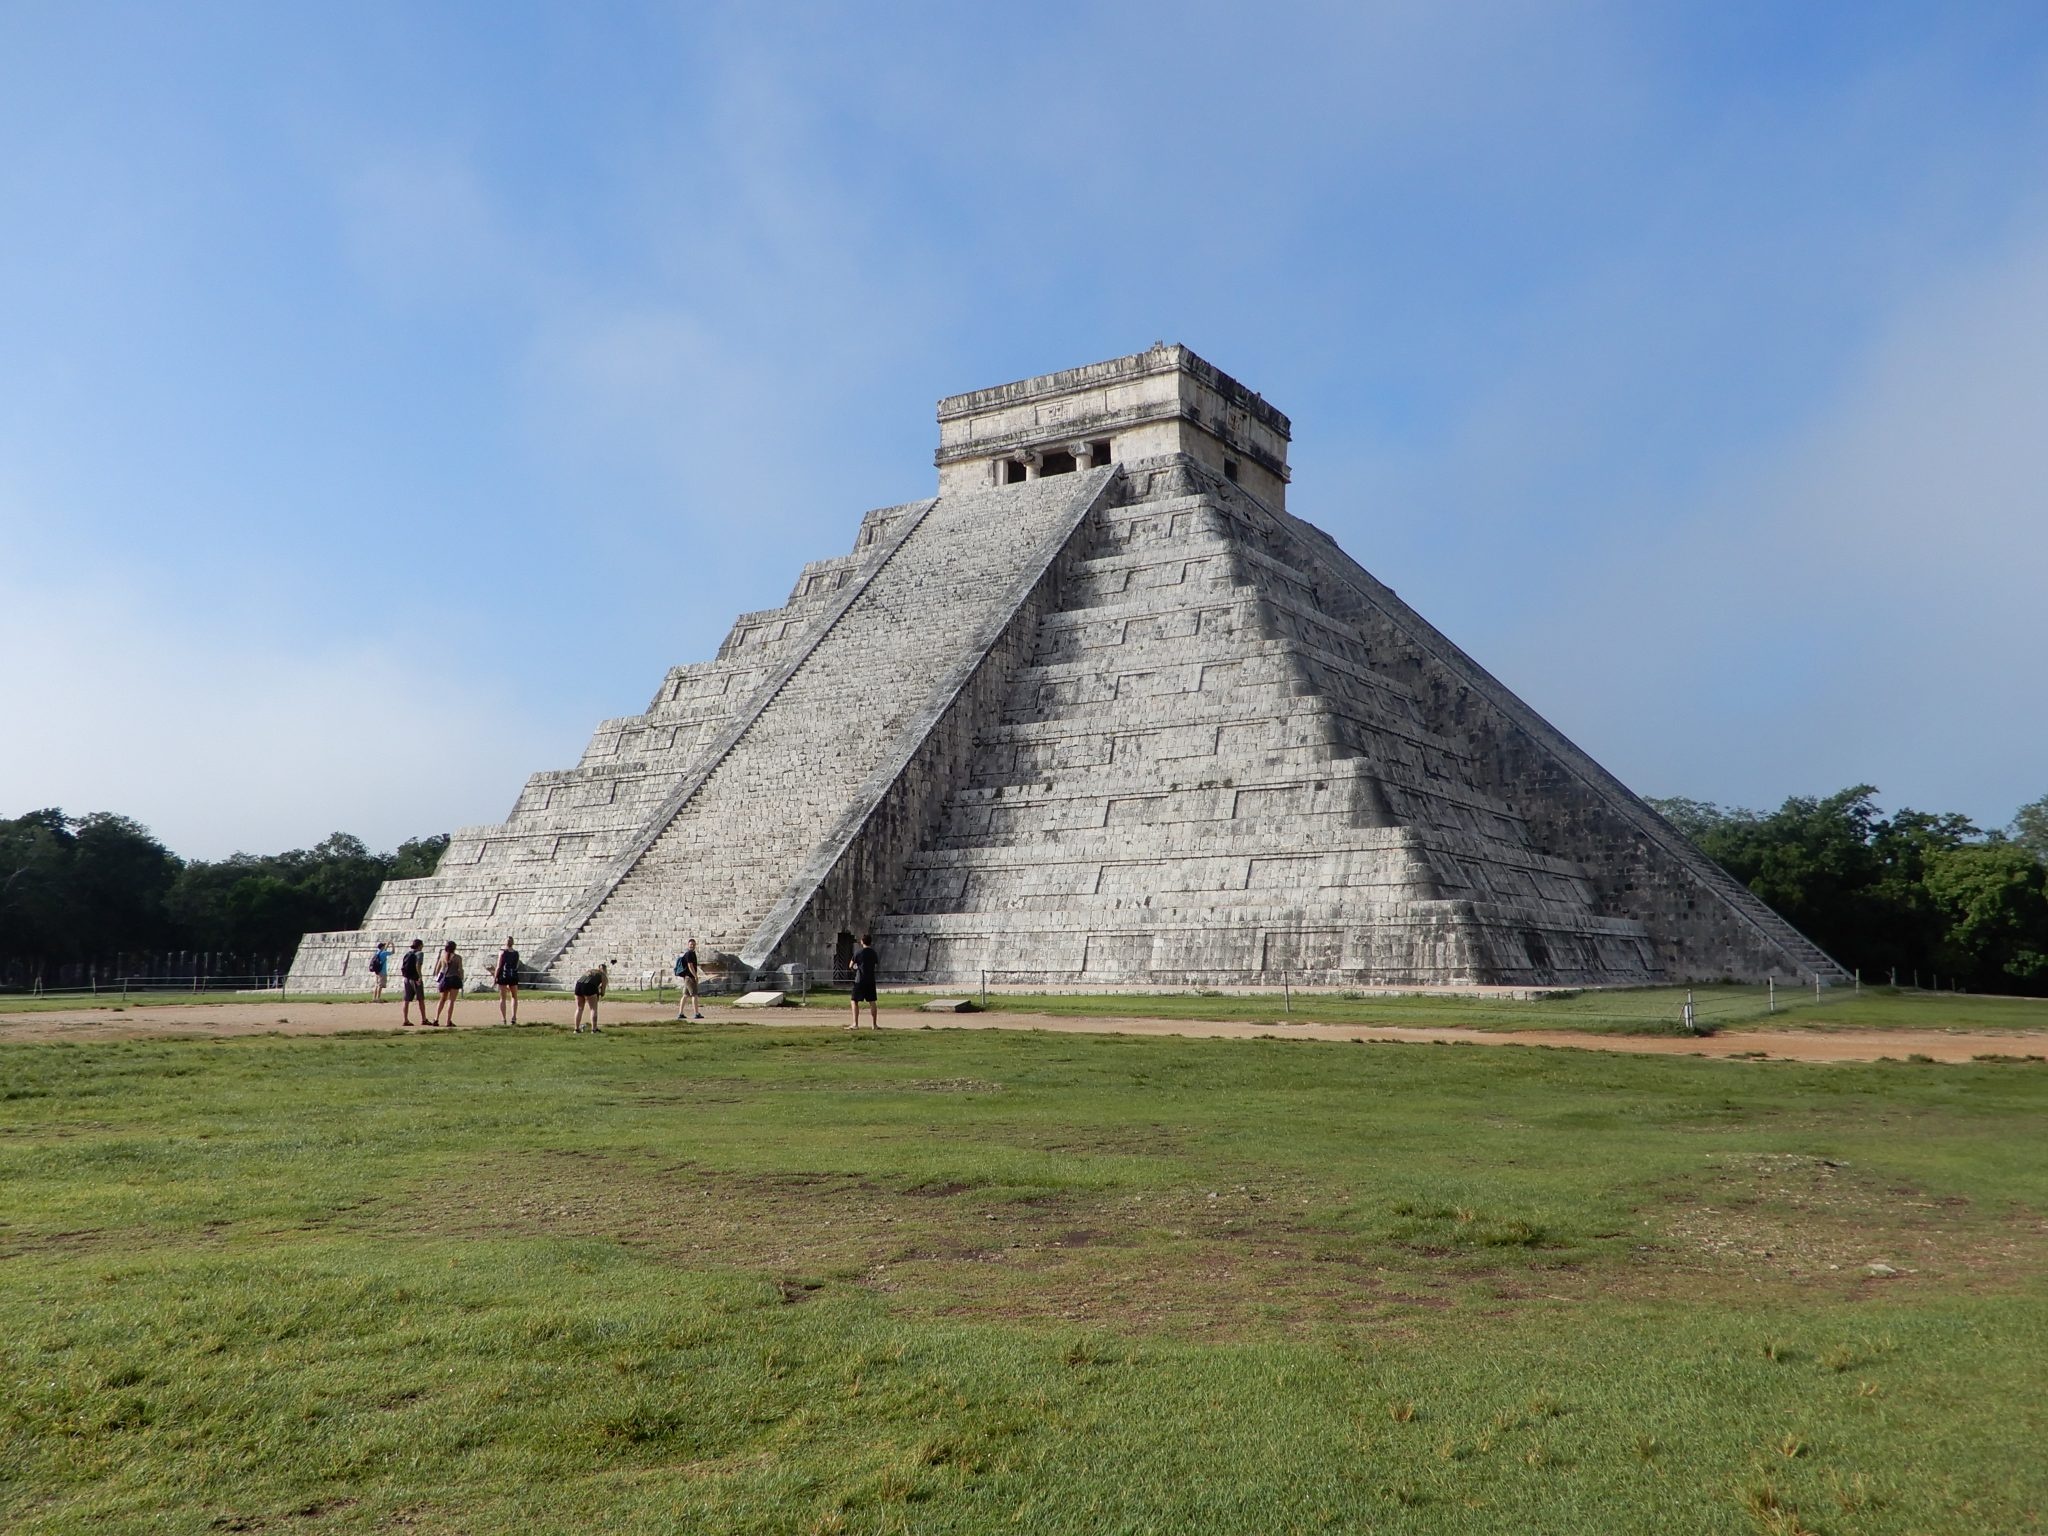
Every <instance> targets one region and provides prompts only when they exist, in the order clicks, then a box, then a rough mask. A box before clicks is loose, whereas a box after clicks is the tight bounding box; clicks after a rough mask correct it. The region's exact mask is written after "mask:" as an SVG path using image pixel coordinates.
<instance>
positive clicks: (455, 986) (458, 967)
mask: <svg viewBox="0 0 2048 1536" xmlns="http://www.w3.org/2000/svg"><path fill="white" fill-rule="evenodd" d="M434 982H435V984H436V985H437V986H438V987H439V988H440V989H441V1000H440V1001H439V1002H438V1003H436V1004H435V1005H434V1023H435V1024H436V1025H437V1026H438V1025H439V1024H440V1022H441V1014H442V1013H443V1012H444V1011H445V1012H446V1013H447V1015H448V1027H449V1028H450V1029H453V1028H454V1027H455V1003H456V1000H457V999H458V998H460V997H461V996H462V956H460V955H458V954H457V953H455V941H454V940H453V939H450V940H449V941H448V942H447V943H446V944H444V945H442V946H441V958H440V959H439V960H438V961H436V962H435V964H434ZM426 1006H427V1004H426V1000H425V999H424V998H422V999H421V1000H420V1009H421V1011H422V1012H424V1011H425V1009H426Z"/></svg>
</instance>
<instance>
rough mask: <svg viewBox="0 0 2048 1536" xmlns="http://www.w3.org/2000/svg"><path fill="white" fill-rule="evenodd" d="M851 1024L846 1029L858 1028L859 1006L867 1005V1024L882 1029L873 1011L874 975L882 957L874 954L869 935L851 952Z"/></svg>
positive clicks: (878, 968) (863, 937)
mask: <svg viewBox="0 0 2048 1536" xmlns="http://www.w3.org/2000/svg"><path fill="white" fill-rule="evenodd" d="M852 965H853V1022H852V1023H851V1024H849V1025H847V1026H846V1027H847V1028H848V1029H859V1028H860V1005H861V1004H862V1003H866V1004H867V1005H868V1023H869V1024H871V1025H873V1026H874V1027H875V1028H876V1029H880V1028H881V1027H882V1020H881V1016H880V1015H879V1014H878V1013H877V1012H876V1011H875V998H876V988H875V973H876V972H877V971H879V970H880V969H881V968H882V957H881V956H880V955H878V954H876V953H875V941H874V938H873V937H872V936H871V935H869V934H865V933H864V934H862V935H861V936H860V948H859V949H856V950H855V951H854V952H853V960H852Z"/></svg>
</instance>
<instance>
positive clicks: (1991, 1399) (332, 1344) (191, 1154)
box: [0, 1014, 2048, 1536]
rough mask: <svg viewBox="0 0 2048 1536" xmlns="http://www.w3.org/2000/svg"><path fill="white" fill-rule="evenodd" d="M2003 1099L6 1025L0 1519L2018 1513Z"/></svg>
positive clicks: (1993, 1525) (1857, 1070) (2035, 1387)
mask: <svg viewBox="0 0 2048 1536" xmlns="http://www.w3.org/2000/svg"><path fill="white" fill-rule="evenodd" d="M1236 1016H1241V1014H1239V1015H1236ZM2044 1133H2048V1066H2043V1065H2042V1064H2040V1063H2028V1062H1983V1063H1978V1064H1973V1065H1968V1066H1940V1067H1937V1066H1932V1065H1922V1064H1914V1063H1906V1062H1898V1063H1879V1064H1874V1065H1869V1066H1826V1067H1818V1066H1801V1065H1793V1064H1777V1063H1772V1064H1765V1063H1755V1062H1710V1061H1704V1060H1699V1059H1694V1058H1690V1057H1674V1058H1636V1057H1621V1056H1614V1055H1610V1054H1604V1053H1588V1052H1579V1051H1549V1050H1530V1049H1519V1048H1507V1049H1498V1048H1485V1049H1481V1048H1475V1047H1459V1046H1425V1045H1398V1046H1395V1045H1379V1046H1358V1045H1326V1044H1310V1043H1297V1042H1288V1041H1284V1040H1279V1041H1220V1040H1186V1039H1171V1038H1164V1039H1152V1038H1134V1037H1114V1036H1070V1035H1054V1034H1044V1033H1001V1034H998V1033H975V1032H953V1031H943V1030H936V1031H931V1032H908V1033H887V1034H883V1035H880V1036H874V1035H863V1036H853V1035H849V1034H846V1033H843V1032H828V1031H824V1030H815V1031H814V1030H808V1029H802V1028H797V1029H789V1028H781V1029H774V1030H769V1029H763V1028H759V1027H755V1026H732V1025H725V1026H701V1025H700V1026H694V1027H692V1026H681V1025H674V1026H667V1025H663V1026H642V1027H637V1028H635V1027H626V1028H616V1029H611V1030H608V1031H607V1033H606V1034H605V1035H603V1036H601V1037H595V1038H593V1037H583V1038H574V1037H570V1036H568V1035H566V1034H564V1033H562V1032H560V1031H559V1030H554V1029H547V1028H539V1027H527V1028H522V1029H517V1030H504V1029H492V1030H478V1031H473V1032H463V1033H460V1034H456V1035H446V1036H432V1037H427V1038H410V1037H404V1036H397V1035H389V1034H385V1035H375V1036H372V1035H345V1036H332V1037H324V1038H297V1039H292V1038H278V1037H250V1038H240V1039H224V1040H213V1041H189V1042H180V1041H174V1042H125V1043H123V1042H113V1043H103V1044H56V1045H35V1044H23V1043H15V1044H8V1045H6V1046H4V1047H0V1282H4V1283H0V1381H4V1392H0V1399H4V1405H0V1527H4V1528H5V1529H7V1530H9V1531H14V1532H38V1533H41V1532H60V1531H64V1532H68V1531H83V1530H92V1531H115V1532H122V1531H152V1532H157V1531H164V1532H212V1531H222V1530H259V1529H260V1530H266V1531H294V1532H306V1533H324V1532H339V1531H384V1530H403V1531H411V1532H483V1531H521V1532H525V1531H563V1532H567V1531H578V1532H587V1531H592V1530H604V1531H628V1532H671V1531H677V1532H681V1531H691V1532H694V1531H707V1532H709V1531H740V1532H785V1531H789V1532H854V1531H861V1532H866V1531H903V1532H960V1531H1028V1532H1148V1531H1149V1532H1160V1533H1170V1532H1171V1533H1178V1532H1245V1533H1260V1536H1263V1533H1269V1532H1283V1531H1324V1530H1331V1531H1374V1532H1381V1531H1384V1532H1408V1531H1414V1532H1424V1531H1427V1532H1439V1531H1441V1532H1451V1531H1456V1532H1502V1533H1507V1532H1513V1533H1516V1536H1527V1533H1569V1532H1650V1531H1654V1532H1757V1531H1760V1532H1777V1533H1782V1536H1789V1533H1794V1532H1799V1531H1807V1532H1816V1533H1849V1532H1865V1533H1883V1532H1897V1533H1907V1532H1915V1533H1924V1532H1947V1531H1956V1532H1963V1531H1969V1532H1984V1531H1998V1532H2024V1531H2032V1530H2039V1529H2040V1528H2041V1525H2042V1512H2043V1505H2044V1501H2048V1471H2044V1464H2043V1458H2042V1456H2041V1454H2040V1447H2041V1445H2042V1444H2043V1443H2048V1423H2044V1418H2048V1410H2044V1398H2043V1394H2042V1392H2041V1389H2040V1383H2041V1381H2042V1379H2043V1374H2044V1368H2048V1272H2044V1268H2043V1260H2044V1259H2048V1224H2044V1212H2048V1168H2044V1161H2043V1158H2042V1156H2041V1150H2040V1149H2041V1148H2042V1146H2043V1145H2044ZM1873 1265H1878V1266H1882V1268H1880V1269H1876V1270H1873V1268H1872V1267H1871V1266H1873ZM1887 1271H1889V1272H1887Z"/></svg>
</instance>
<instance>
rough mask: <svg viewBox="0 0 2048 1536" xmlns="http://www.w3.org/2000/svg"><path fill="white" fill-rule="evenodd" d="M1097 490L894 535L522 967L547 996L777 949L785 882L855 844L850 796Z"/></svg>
mask: <svg viewBox="0 0 2048 1536" xmlns="http://www.w3.org/2000/svg"><path fill="white" fill-rule="evenodd" d="M1112 474H1113V471H1111V470H1108V469H1103V470H1097V471H1092V472H1088V473H1083V474H1077V475H1069V476H1061V477H1058V478H1053V479H1047V480H1040V481H1036V482H1031V483H1027V484H1022V485H1015V486H1006V487H1003V488H1000V489H994V488H991V489H989V490H986V491H979V492H964V493H960V492H956V493H952V494H949V495H946V496H944V497H941V498H940V499H938V500H937V501H935V502H932V503H929V504H927V506H926V507H925V508H924V509H923V510H921V511H919V512H917V513H915V514H914V515H912V516H911V517H909V518H906V519H904V520H903V524H904V526H902V527H900V528H898V529H897V530H895V531H894V534H893V538H892V541H891V542H890V543H889V545H888V546H887V547H886V548H884V549H883V550H881V551H880V552H879V553H878V554H877V556H876V557H875V558H874V559H873V560H872V561H871V562H869V563H867V564H865V565H863V566H861V567H859V568H858V570H857V571H856V572H855V573H854V574H853V575H852V577H851V579H850V580H848V581H847V582H846V583H844V584H843V586H842V588H841V589H839V590H838V591H837V593H836V595H835V599H834V605H833V606H832V607H831V608H830V609H829V610H828V611H827V612H826V613H825V614H824V615H823V616H822V617H821V618H820V619H819V621H818V622H817V623H816V624H815V625H814V626H813V627H811V628H810V629H808V630H806V631H805V632H804V633H803V635H802V638H801V641H800V643H799V644H798V645H796V646H794V647H793V648H791V649H790V650H789V651H788V652H786V653H785V657H784V661H783V665H782V667H781V668H780V670H779V671H778V673H777V674H776V675H775V676H773V677H772V678H771V679H770V680H769V681H768V682H767V683H766V684H765V685H764V686H763V687H762V688H761V690H760V691H759V692H758V693H757V694H756V695H755V696H754V697H753V698H752V699H751V700H750V701H749V703H748V706H747V709H746V711H745V713H744V714H741V715H737V716H735V717H734V718H733V720H732V721H731V723H730V724H729V726H728V728H727V730H726V731H725V732H724V734H723V735H722V736H721V737H720V738H719V739H718V740H717V741H715V742H714V743H713V745H712V746H711V748H710V749H709V750H708V751H707V752H706V753H705V754H704V755H703V757H702V758H700V760H699V761H698V762H697V764H696V765H695V766H694V767H693V768H692V770H691V772H690V774H689V775H688V776H687V777H686V778H685V779H684V780H683V782H682V783H681V784H679V785H678V786H677V787H676V788H675V789H674V790H673V791H672V792H671V795H670V797H669V799H668V800H667V801H666V802H665V803H664V804H663V805H662V806H661V807H660V808H659V809H658V810H657V812H656V814H655V815H653V816H652V817H650V818H649V819H648V820H647V822H646V824H645V826H644V827H643V829H642V830H641V832H640V834H639V835H638V836H637V838H636V839H635V841H634V843H633V844H632V845H631V846H629V847H628V848H627V849H625V850H624V851H623V852H622V853H621V854H620V855H619V856H618V857H617V858H616V859H615V860H614V861H613V863H612V865H611V866H610V867H608V868H607V869H606V870H605V871H604V872H603V873H602V875H601V876H600V877H599V878H598V879H597V880H596V881H594V882H593V883H592V886H591V888H590V889H589V890H587V891H586V892H585V893H583V895H582V897H581V899H580V900H579V902H578V904H577V906H576V908H574V909H572V911H571V912H570V913H569V915H568V919H567V921H566V922H565V923H564V924H563V926H562V929H561V931H560V932H559V933H558V934H557V935H556V936H555V937H553V938H552V939H550V940H549V941H548V942H547V943H546V944H544V945H542V946H540V948H539V951H538V953H537V955H536V960H537V963H538V964H539V965H540V966H542V967H543V968H544V969H545V970H546V971H548V972H549V973H551V974H552V975H553V976H555V977H557V978H565V977H572V976H574V975H576V974H578V973H580V972H581V971H582V970H584V969H587V968H589V967H591V966H594V965H596V964H598V963H600V962H603V961H613V962H616V963H617V964H619V965H620V966H621V967H623V968H624V969H626V970H628V971H633V970H638V969H641V968H644V967H646V966H649V965H656V966H658V965H660V964H662V963H664V962H665V960H666V958H667V957H670V956H672V955H673V954H674V953H675V952H676V951H677V949H678V948H679V947H680V946H679V941H680V940H682V939H684V938H688V937H692V936H694V937H696V938H697V939H698V940H699V941H700V947H704V948H708V949H711V950H716V951H723V952H728V953H732V954H741V955H744V956H745V958H746V959H747V960H748V962H749V963H762V962H764V961H765V960H766V959H767V958H768V952H769V951H772V950H773V949H774V948H775V946H776V944H777V942H779V939H780V935H779V934H765V933H763V932H762V928H763V925H764V923H766V922H767V921H768V920H769V918H770V916H771V914H773V913H775V912H776V911H777V910H778V907H779V906H787V905H788V902H789V900H790V899H791V891H792V885H793V880H792V875H793V873H795V875H796V881H795V882H794V883H795V884H797V885H799V886H800V885H801V883H802V882H803V880H804V879H805V878H806V877H805V876H804V874H803V873H802V871H804V870H805V869H806V868H807V866H809V865H812V864H814V863H815V862H816V861H817V856H818V851H819V850H820V849H821V848H822V847H828V846H831V845H832V843H833V837H834V834H835V832H836V831H845V832H846V834H847V836H848V837H850V836H851V835H852V834H853V832H855V831H857V830H858V828H857V827H851V826H844V825H843V824H845V823H847V822H848V818H849V815H850V813H851V812H853V811H854V810H855V809H857V808H858V807H859V806H860V805H861V803H862V792H863V790H864V789H866V790H871V791H872V792H873V793H876V794H878V793H880V792H881V791H883V790H885V789H886V788H887V783H886V778H885V779H884V781H883V782H880V783H877V782H876V781H877V775H878V774H880V773H882V771H883V770H884V769H885V768H887V767H888V765H890V764H891V763H892V762H893V761H894V760H896V759H897V758H900V757H902V756H903V755H905V754H906V752H908V751H911V750H914V749H915V747H916V745H917V743H918V742H919V741H920V740H921V739H922V735H923V733H924V732H925V731H927V730H929V729H930V727H931V725H932V724H933V719H934V717H933V713H932V712H933V706H934V701H935V698H936V697H937V696H938V695H939V694H940V692H941V690H942V685H943V684H944V683H945V681H946V679H947V678H948V677H949V675H950V674H952V673H954V672H955V671H957V670H958V668H959V666H960V659H961V658H962V657H963V656H967V655H971V654H973V653H974V650H975V645H976V642H977V638H978V637H980V643H981V644H982V646H983V648H984V649H985V648H986V645H987V644H988V643H989V641H988V638H987V637H989V636H992V635H993V634H994V633H995V632H997V631H999V630H1000V629H1001V628H1002V626H1003V625H1004V624H1006V623H1007V622H1008V621H1009V619H1010V617H1011V609H1012V608H1014V606H1015V604H1016V602H1017V601H1018V595H1019V586H1018V584H1019V582H1020V581H1023V582H1026V584H1027V585H1028V583H1029V582H1030V581H1035V580H1036V578H1037V574H1038V571H1039V570H1040V569H1042V567H1043V566H1044V565H1045V563H1046V562H1047V561H1049V560H1051V559H1052V558H1055V557H1056V555H1057V553H1058V552H1059V550H1060V549H1061V548H1063V547H1064V545H1065V542H1066V540H1067V538H1068V537H1069V535H1070V534H1071V532H1072V529H1073V527H1074V526H1075V525H1076V524H1077V523H1078V521H1079V520H1080V517H1081V515H1082V513H1083V512H1084V511H1085V510H1086V508H1087V507H1088V506H1090V505H1092V504H1093V502H1094V501H1095V500H1096V499H1097V498H1098V497H1099V496H1100V495H1101V493H1102V491H1103V489H1104V487H1105V486H1106V485H1107V483H1108V481H1109V478H1110V476H1111V475H1112ZM808 878H809V880H810V881H811V883H812V884H816V883H817V882H818V881H819V880H820V879H821V878H822V872H821V871H819V870H816V869H813V870H812V871H811V873H810V875H809V876H808ZM863 916H864V914H860V913H856V912H848V913H846V914H845V916H844V919H843V920H844V921H846V922H848V923H854V922H859V921H861V920H862V919H863ZM791 920H792V921H793V916H792V918H791Z"/></svg>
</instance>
